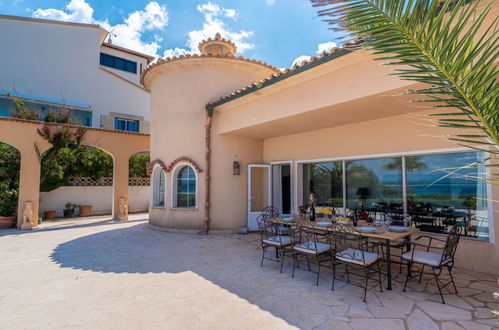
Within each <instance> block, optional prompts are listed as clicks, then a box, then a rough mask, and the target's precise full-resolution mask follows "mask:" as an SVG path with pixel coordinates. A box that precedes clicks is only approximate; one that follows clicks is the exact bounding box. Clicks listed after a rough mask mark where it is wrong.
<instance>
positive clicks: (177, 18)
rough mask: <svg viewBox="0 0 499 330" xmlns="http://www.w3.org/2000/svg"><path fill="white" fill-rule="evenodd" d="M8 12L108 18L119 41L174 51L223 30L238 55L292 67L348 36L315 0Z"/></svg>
mask: <svg viewBox="0 0 499 330" xmlns="http://www.w3.org/2000/svg"><path fill="white" fill-rule="evenodd" d="M0 14H4V15H17V16H26V17H35V18H47V19H56V20H63V21H71V22H80V23H93V24H100V25H101V26H102V27H103V28H105V29H106V30H108V31H112V36H111V37H112V41H113V43H114V44H117V45H120V46H123V47H127V48H130V49H133V50H135V51H139V52H142V53H146V54H150V55H154V56H159V57H164V56H167V57H171V56H176V55H184V54H188V53H196V52H198V49H197V45H198V43H199V42H200V41H201V40H203V39H206V38H208V37H212V38H213V37H214V35H215V33H216V32H220V33H221V35H222V37H224V38H226V39H230V40H232V41H234V42H235V43H236V45H237V47H238V52H237V55H242V56H244V57H247V58H252V59H256V60H260V61H264V62H266V63H269V64H271V65H274V66H276V67H279V68H287V67H291V66H292V65H293V64H295V63H300V62H301V61H303V60H306V59H308V58H309V57H310V56H316V55H318V54H320V53H321V52H323V51H325V50H330V49H331V48H332V47H334V46H336V45H338V46H341V43H343V42H344V41H345V40H343V39H340V34H338V33H337V32H333V31H332V30H330V29H329V26H328V25H327V23H326V22H323V21H322V19H321V18H319V17H317V10H316V9H315V8H313V7H312V6H311V4H310V1H309V0H156V1H148V0H146V1H142V0H120V1H107V0H105V1H103V0H62V1H61V0H0Z"/></svg>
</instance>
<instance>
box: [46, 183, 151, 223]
mask: <svg viewBox="0 0 499 330" xmlns="http://www.w3.org/2000/svg"><path fill="white" fill-rule="evenodd" d="M150 191H151V188H150V187H149V186H129V187H128V211H129V212H147V210H148V208H149V202H150ZM67 202H71V203H73V204H78V205H92V214H94V215H98V214H111V213H112V207H113V203H112V202H113V187H112V186H104V187H92V186H89V187H86V186H85V187H73V186H65V187H59V188H57V189H55V190H53V191H49V192H40V214H43V212H44V211H48V210H55V211H56V212H57V216H60V217H62V216H63V209H64V205H65V204H66V203H67Z"/></svg>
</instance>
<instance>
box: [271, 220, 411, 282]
mask: <svg viewBox="0 0 499 330" xmlns="http://www.w3.org/2000/svg"><path fill="white" fill-rule="evenodd" d="M273 221H275V222H276V223H278V224H280V225H288V226H291V225H293V223H294V221H284V220H283V219H282V218H274V219H273ZM309 223H310V224H311V225H312V226H313V227H315V228H316V229H317V230H318V231H319V230H322V231H332V230H333V229H332V228H328V227H322V226H316V225H314V222H313V221H309ZM340 226H349V225H340ZM417 232H419V229H418V228H407V231H403V232H394V231H388V230H385V231H383V232H375V233H361V234H362V235H363V236H366V237H370V238H375V239H379V240H382V241H383V242H384V244H383V245H384V246H385V249H386V256H387V258H386V268H387V269H386V278H387V290H391V289H392V268H391V266H392V261H391V258H390V247H391V245H390V243H392V242H394V241H397V240H404V241H406V242H407V243H409V242H410V238H411V235H412V234H415V233H417ZM409 246H410V245H409Z"/></svg>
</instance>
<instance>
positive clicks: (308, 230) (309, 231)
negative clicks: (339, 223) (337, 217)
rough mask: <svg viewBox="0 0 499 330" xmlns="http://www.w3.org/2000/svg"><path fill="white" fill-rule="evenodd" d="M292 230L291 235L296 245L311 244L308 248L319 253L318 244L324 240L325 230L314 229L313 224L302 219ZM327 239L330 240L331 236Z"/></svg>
mask: <svg viewBox="0 0 499 330" xmlns="http://www.w3.org/2000/svg"><path fill="white" fill-rule="evenodd" d="M331 225H332V224H331ZM290 229H291V230H290V231H289V235H290V236H291V237H293V240H294V241H295V242H296V243H298V244H299V243H309V246H308V247H307V248H309V249H311V250H315V251H316V252H317V243H319V242H321V239H323V238H324V230H321V231H319V230H317V228H315V227H314V225H313V223H311V222H310V221H306V220H301V219H300V220H297V221H296V222H295V224H294V225H293V226H292V227H291V228H290ZM326 233H327V232H326ZM326 237H327V239H329V235H326Z"/></svg>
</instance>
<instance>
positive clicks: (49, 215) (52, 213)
mask: <svg viewBox="0 0 499 330" xmlns="http://www.w3.org/2000/svg"><path fill="white" fill-rule="evenodd" d="M56 216H57V212H56V211H55V210H49V211H45V212H43V218H44V219H47V220H49V219H55V217H56Z"/></svg>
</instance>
